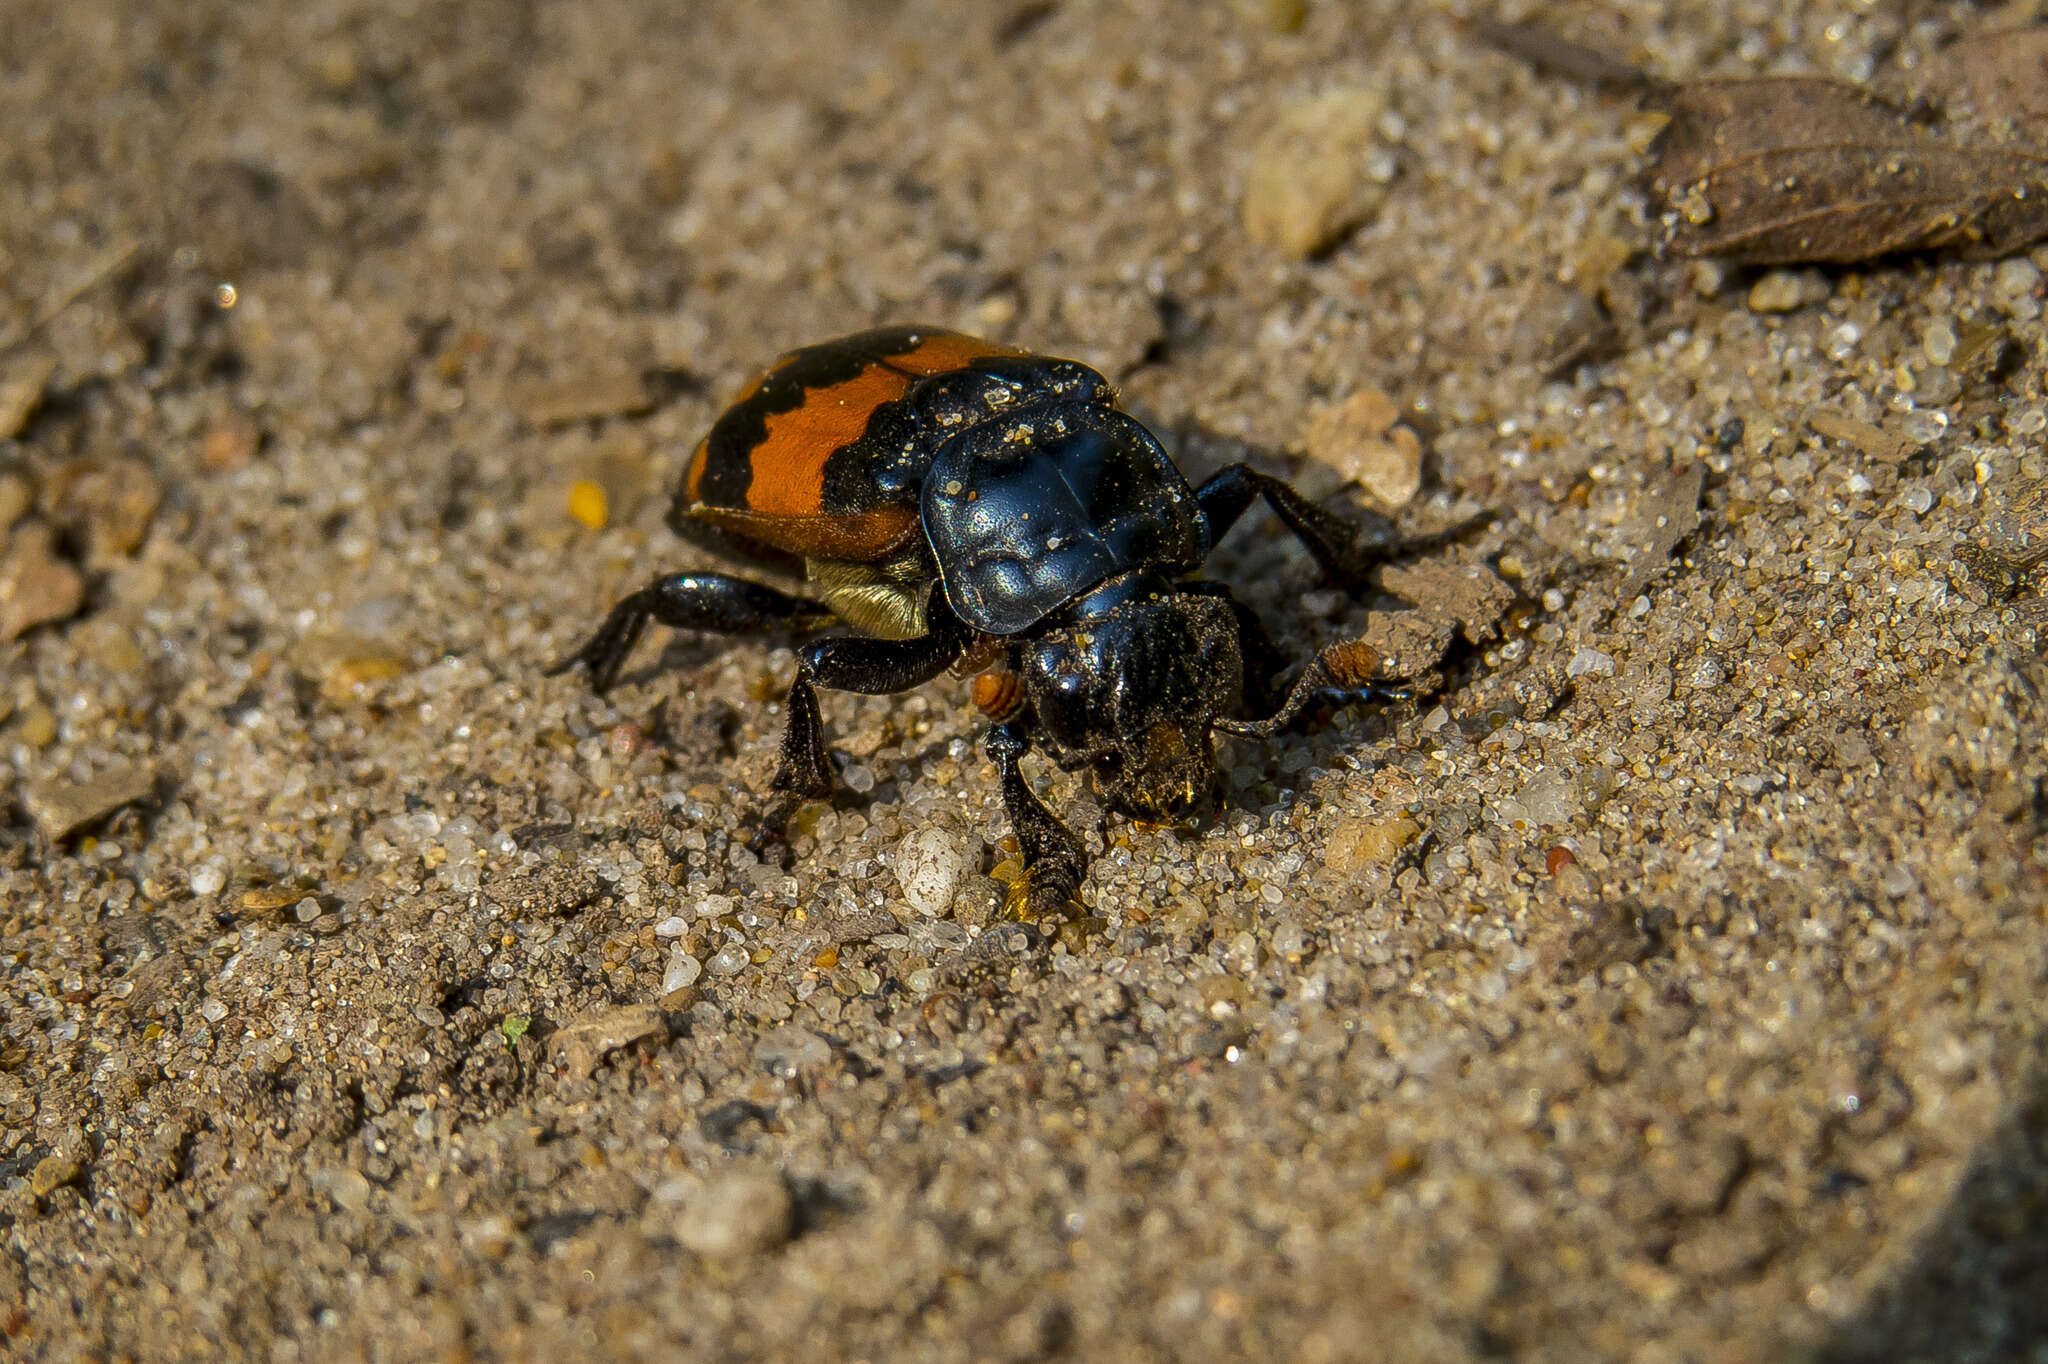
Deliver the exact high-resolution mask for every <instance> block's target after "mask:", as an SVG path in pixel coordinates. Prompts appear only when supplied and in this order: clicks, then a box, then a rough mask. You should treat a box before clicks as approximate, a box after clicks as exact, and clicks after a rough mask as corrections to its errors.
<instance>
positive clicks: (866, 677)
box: [753, 602, 967, 851]
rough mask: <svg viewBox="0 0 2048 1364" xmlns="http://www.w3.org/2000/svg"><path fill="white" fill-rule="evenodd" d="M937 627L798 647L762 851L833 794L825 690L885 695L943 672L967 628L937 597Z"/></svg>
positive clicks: (961, 648)
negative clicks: (800, 809)
mask: <svg viewBox="0 0 2048 1364" xmlns="http://www.w3.org/2000/svg"><path fill="white" fill-rule="evenodd" d="M931 615H932V619H931V626H930V628H929V629H928V630H927V631H926V632H925V633H924V634H922V635H919V636H918V637H917V638H915V639H870V638H868V637H867V636H865V635H844V636H835V637H833V638H831V639H814V640H812V641H811V642H810V643H808V644H806V645H804V646H803V647H802V648H800V649H798V650H797V654H796V660H797V661H796V681H795V682H793V683H791V684H790V688H789V719H788V722H787V725H786V727H785V728H784V729H783V731H782V753H781V757H780V760H779V761H778V762H777V764H776V768H775V779H774V781H773V782H771V783H770V786H771V789H772V790H774V791H775V793H776V796H777V799H776V800H775V802H774V803H773V804H772V805H770V806H769V808H768V811H767V813H766V814H765V815H764V816H763V817H762V821H761V829H760V830H759V832H757V833H756V834H755V836H754V840H753V844H754V847H755V849H756V851H759V850H760V849H761V848H762V847H765V846H766V845H767V844H769V843H772V842H774V841H775V840H776V839H778V838H780V837H781V836H782V829H783V826H784V825H786V824H787V823H788V822H789V817H790V816H791V815H793V814H795V813H796V808H797V806H799V805H801V804H803V802H805V801H807V800H823V799H824V798H825V797H827V796H829V795H831V794H832V766H831V763H830V762H829V761H827V759H826V757H825V726H824V724H823V722H822V721H821V720H820V719H819V717H818V688H819V687H829V688H831V689H832V690H833V691H852V692H860V693H862V694H863V695H867V696H885V695H887V694H888V693H890V692H899V691H909V690H910V689H911V688H912V687H919V686H923V685H924V684H925V683H927V682H929V681H931V680H932V679H933V678H935V677H937V676H938V675H939V674H940V673H942V672H944V671H945V670H946V669H947V668H948V667H950V666H952V664H953V662H954V660H955V659H957V658H959V657H960V655H961V654H963V653H965V652H966V650H967V631H966V630H965V629H964V628H962V626H961V625H960V623H959V621H957V620H956V619H954V618H953V616H952V614H951V613H950V612H948V611H946V610H945V607H944V605H943V603H939V602H934V603H933V606H932V612H931Z"/></svg>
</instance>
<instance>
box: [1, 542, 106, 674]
mask: <svg viewBox="0 0 2048 1364" xmlns="http://www.w3.org/2000/svg"><path fill="white" fill-rule="evenodd" d="M56 549H57V536H56V532H55V531H53V530H51V529H50V527H49V526H47V525H45V524H43V523H42V522H41V521H28V522H24V523H22V524H21V525H19V526H16V527H15V528H14V530H13V531H12V532H10V533H9V535H8V537H7V547H6V550H5V552H4V553H0V644H4V643H6V642H7V641H8V640H11V639H19V638H20V637H21V636H22V635H23V634H25V633H27V632H28V631H30V630H32V629H34V628H35V627H36V626H38V625H47V624H49V623H50V622H51V621H58V620H64V619H66V618H67V617H69V616H72V615H74V614H76V613H77V611H78V608H79V607H80V606H82V605H84V603H85V579H84V578H83V577H82V576H80V574H79V572H78V570H77V569H75V568H73V567H72V566H71V565H70V564H68V563H66V562H65V561H64V560H63V559H60V558H58V557H57V552H56Z"/></svg>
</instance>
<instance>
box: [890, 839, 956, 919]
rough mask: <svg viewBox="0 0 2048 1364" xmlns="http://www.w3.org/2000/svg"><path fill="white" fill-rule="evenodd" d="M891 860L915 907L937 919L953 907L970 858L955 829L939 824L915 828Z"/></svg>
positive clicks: (906, 896)
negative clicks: (945, 827) (963, 849)
mask: <svg viewBox="0 0 2048 1364" xmlns="http://www.w3.org/2000/svg"><path fill="white" fill-rule="evenodd" d="M889 861H890V870H892V871H894V872H895V873H896V880H897V882H898V884H900V885H901V886H902V887H903V898H904V899H905V900H908V901H909V902H910V907H911V908H912V909H915V910H916V911H917V912H918V913H919V914H922V915H924V916H925V917H926V918H927V919H935V918H938V917H939V916H940V915H942V914H944V913H945V912H946V911H947V910H949V909H951V908H952V907H953V900H954V897H956V896H957V895H958V894H959V893H960V881H961V878H962V877H963V876H964V875H965V874H966V870H967V865H966V864H967V859H966V857H965V855H964V853H963V851H962V848H961V844H960V839H959V838H958V837H956V836H955V835H954V834H953V833H952V832H951V831H949V830H947V829H944V828H941V827H940V826H938V825H936V824H930V825H926V826H925V827H924V828H922V829H916V830H913V831H911V832H910V833H908V834H905V835H904V836H903V838H902V839H901V840H900V841H899V842H898V843H897V844H896V851H895V854H894V856H892V857H891V858H890V859H889Z"/></svg>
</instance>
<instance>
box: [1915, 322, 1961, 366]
mask: <svg viewBox="0 0 2048 1364" xmlns="http://www.w3.org/2000/svg"><path fill="white" fill-rule="evenodd" d="M1920 353H1921V354H1922V355H1924V356H1926V357H1927V363H1928V364H1930V365H1946V364H1948V362H1949V361H1951V360H1953V359H1955V358H1956V329H1955V328H1954V327H1951V326H1950V325H1949V324H1948V319H1947V318H1943V317H1938V318H1936V319H1934V320H1933V321H1932V322H1929V323H1928V324H1927V325H1926V326H1924V327H1922V328H1921V329H1920Z"/></svg>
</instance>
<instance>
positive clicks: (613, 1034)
mask: <svg viewBox="0 0 2048 1364" xmlns="http://www.w3.org/2000/svg"><path fill="white" fill-rule="evenodd" d="M667 1033H668V1023H667V1020H666V1019H664V1018H663V1017H662V1012H661V1010H660V1009H658V1008H656V1007H655V1006H654V1005H652V1004H628V1005H626V1006H624V1007H623V1008H618V1009H605V1010H602V1011H600V1012H597V1013H591V1014H585V1015H583V1016H582V1017H580V1018H578V1019H576V1020H575V1021H574V1022H571V1023H569V1024H566V1025H565V1026H564V1027H563V1028H562V1029H561V1030H560V1031H559V1032H557V1033H556V1034H555V1035H554V1037H553V1038H552V1039H550V1045H551V1046H552V1047H554V1048H555V1049H557V1050H559V1052H560V1053H561V1056H562V1069H563V1071H564V1072H565V1073H567V1074H568V1076H569V1077H570V1078H571V1079H577V1080H580V1079H583V1078H585V1077H586V1076H588V1075H589V1074H590V1073H591V1072H592V1071H593V1070H595V1069H597V1063H598V1062H599V1061H601V1060H602V1059H604V1058H605V1057H606V1056H608V1055H610V1054H611V1053H612V1052H615V1051H617V1050H618V1049H619V1048H621V1047H625V1046H630V1045H631V1044H633V1043H634V1042H637V1041H639V1040H640V1039H641V1038H643V1037H656V1036H666V1035H667Z"/></svg>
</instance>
